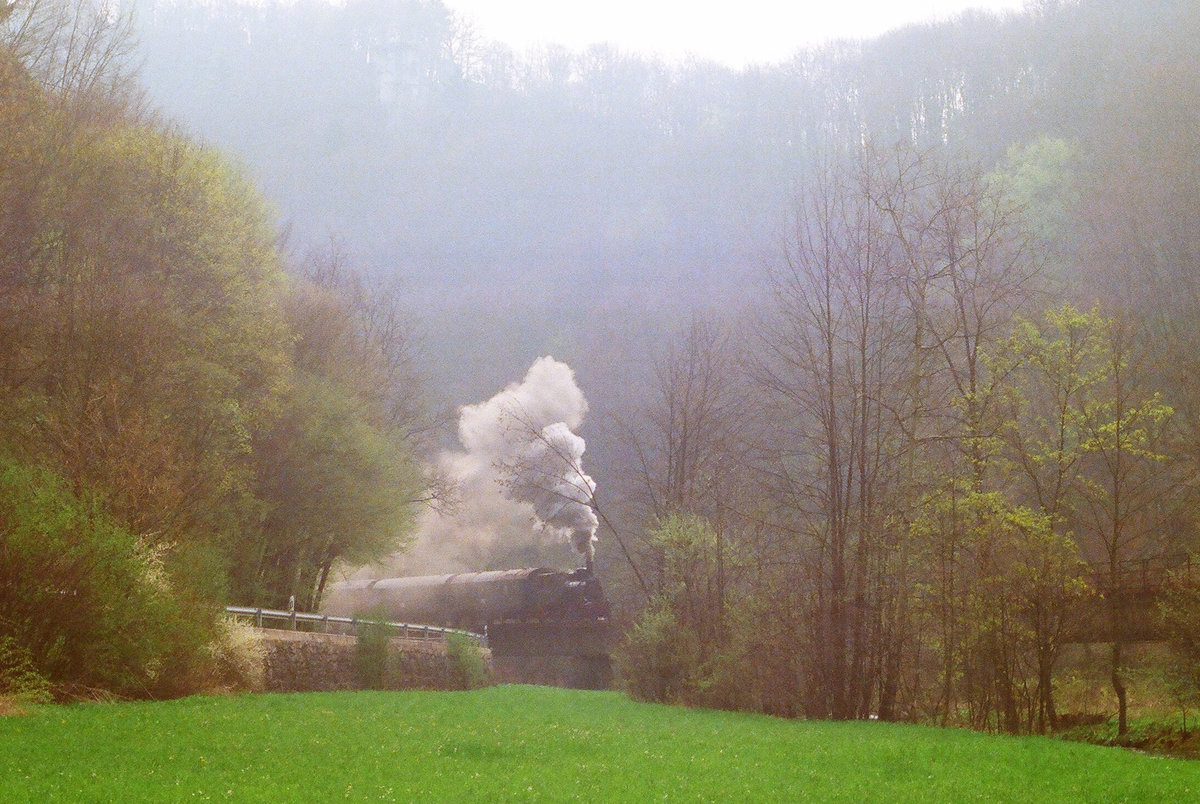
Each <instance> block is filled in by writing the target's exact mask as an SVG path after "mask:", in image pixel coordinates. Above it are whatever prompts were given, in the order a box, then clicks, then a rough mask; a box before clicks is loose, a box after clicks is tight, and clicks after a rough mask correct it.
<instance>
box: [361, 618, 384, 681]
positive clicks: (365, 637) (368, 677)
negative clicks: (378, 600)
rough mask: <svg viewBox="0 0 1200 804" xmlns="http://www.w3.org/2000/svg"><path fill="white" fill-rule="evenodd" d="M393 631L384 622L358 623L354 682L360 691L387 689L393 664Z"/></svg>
mask: <svg viewBox="0 0 1200 804" xmlns="http://www.w3.org/2000/svg"><path fill="white" fill-rule="evenodd" d="M391 643H392V629H391V627H390V626H389V625H388V624H387V623H386V622H385V621H383V620H377V619H367V620H359V621H358V633H357V634H356V635H355V640H354V680H355V682H356V683H357V684H358V686H359V688H360V689H365V690H381V689H386V688H387V684H388V678H389V675H390V673H389V668H390V666H391V664H392V661H391V655H392V644H391Z"/></svg>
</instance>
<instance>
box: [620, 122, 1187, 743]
mask: <svg viewBox="0 0 1200 804" xmlns="http://www.w3.org/2000/svg"><path fill="white" fill-rule="evenodd" d="M1047 150H1048V151H1050V152H1052V153H1058V152H1059V151H1060V150H1061V143H1058V144H1055V143H1052V142H1046V143H1042V144H1041V145H1040V146H1039V147H1038V148H1036V149H1033V153H1031V152H1029V151H1013V152H1011V153H1010V156H1009V158H1008V160H1007V161H1006V163H1005V164H1003V165H1002V166H1001V168H1000V169H997V170H987V169H984V168H983V167H982V166H981V165H980V163H979V162H978V161H976V160H973V159H972V158H970V157H964V155H963V154H962V153H961V152H956V151H955V150H954V149H950V148H944V147H943V148H932V149H919V148H917V147H915V146H913V145H912V144H903V145H898V146H887V147H876V146H871V145H864V146H863V147H861V148H859V149H857V150H854V151H851V152H849V153H848V154H847V155H846V156H845V157H844V158H841V159H836V160H831V161H830V162H829V164H828V165H827V166H826V167H825V169H823V170H822V171H821V172H820V173H818V174H817V175H814V176H810V177H809V181H808V182H807V184H806V186H805V188H804V190H803V192H802V193H801V194H800V195H799V196H798V198H797V201H796V203H795V206H794V212H795V216H794V222H793V225H792V227H791V229H790V235H789V237H788V238H787V241H786V245H785V247H784V249H783V252H782V254H781V255H780V257H779V258H778V259H777V260H776V261H775V262H774V263H773V265H772V267H771V269H770V270H769V271H768V275H767V277H766V279H765V281H766V285H767V289H768V298H767V301H766V303H765V306H764V309H763V310H762V311H760V312H759V314H757V315H754V316H750V317H747V318H746V320H737V319H730V317H728V316H724V317H721V318H716V319H707V318H697V319H696V320H694V321H693V323H692V324H691V325H690V326H689V327H687V328H686V329H685V330H684V331H683V332H681V333H680V335H679V336H678V339H677V340H676V341H675V342H674V343H673V344H672V345H671V346H670V347H669V348H667V349H666V350H664V351H663V353H662V354H661V355H660V356H659V358H658V362H657V363H656V371H655V375H654V376H655V380H654V383H653V385H652V387H653V389H654V395H653V397H652V398H651V399H647V400H645V401H644V403H643V405H642V408H641V409H642V416H641V419H640V423H639V424H635V425H631V426H630V427H628V428H627V438H628V440H629V443H630V444H631V454H632V455H635V456H636V459H637V466H638V467H639V471H638V472H637V473H636V476H637V478H638V482H637V484H635V485H633V486H630V487H628V489H627V491H628V493H630V494H631V495H633V496H634V497H635V498H637V499H639V500H641V514H640V516H641V517H642V518H643V521H648V522H650V523H652V524H651V526H650V529H649V535H648V537H647V538H646V539H645V540H643V541H642V542H641V543H640V547H639V549H640V558H639V560H640V561H641V562H642V564H643V569H642V571H641V576H643V577H645V576H646V575H647V573H646V572H645V570H644V567H645V566H650V567H652V568H653V572H651V573H649V575H650V576H651V577H652V578H654V581H653V583H651V584H649V585H647V588H645V589H644V590H643V591H644V593H645V595H646V597H647V601H648V602H647V604H646V606H645V608H644V611H643V612H642V613H641V614H639V615H638V617H637V618H636V621H635V623H634V625H633V628H632V631H631V636H630V641H629V645H628V648H627V651H628V653H627V657H626V663H627V672H628V673H629V674H630V676H631V679H632V684H633V690H634V691H635V692H636V693H637V694H640V695H643V696H645V697H648V698H655V699H666V700H691V701H696V702H703V703H708V704H715V705H720V706H732V707H738V708H752V709H758V710H763V711H770V712H779V713H785V714H793V715H804V716H808V717H832V718H866V717H880V718H883V719H908V720H919V721H926V722H938V723H941V724H964V725H970V726H972V727H976V728H990V729H1001V730H1005V731H1009V732H1014V733H1017V732H1031V731H1038V732H1046V731H1050V730H1053V729H1054V728H1056V727H1057V725H1058V714H1059V712H1058V708H1057V707H1056V702H1055V691H1056V670H1057V668H1058V662H1059V660H1060V658H1061V655H1062V650H1063V648H1064V645H1065V644H1066V643H1067V642H1068V641H1069V637H1071V635H1072V629H1073V628H1077V625H1078V623H1079V621H1080V620H1081V619H1083V618H1085V617H1087V616H1088V614H1089V613H1090V612H1091V611H1093V610H1096V609H1099V610H1101V611H1103V612H1104V616H1103V618H1102V619H1103V621H1104V622H1105V627H1106V630H1107V633H1108V639H1109V641H1110V654H1109V657H1108V666H1109V671H1110V675H1111V682H1112V687H1113V694H1114V696H1115V699H1116V704H1117V711H1118V720H1119V729H1120V733H1121V734H1124V733H1125V731H1126V729H1127V709H1128V700H1127V681H1128V677H1129V667H1128V663H1127V656H1126V649H1127V647H1128V643H1129V641H1130V625H1129V617H1130V606H1129V601H1127V600H1126V599H1125V592H1124V591H1123V589H1122V587H1121V585H1120V584H1119V583H1117V579H1118V578H1119V576H1120V574H1121V570H1122V567H1123V566H1125V565H1126V563H1127V562H1130V561H1131V560H1133V559H1139V558H1143V557H1146V556H1158V555H1160V554H1162V553H1164V552H1179V553H1183V552H1185V551H1188V550H1191V549H1194V547H1195V534H1196V521H1195V517H1196V514H1197V508H1196V503H1197V500H1196V498H1195V480H1196V465H1195V463H1194V460H1193V459H1192V457H1191V456H1192V455H1193V450H1194V445H1195V438H1196V434H1195V431H1194V429H1192V426H1191V421H1190V417H1187V416H1183V415H1180V412H1181V411H1182V410H1183V409H1185V408H1187V407H1190V405H1191V402H1190V400H1192V399H1193V398H1194V396H1195V391H1194V388H1193V387H1192V386H1191V384H1190V383H1187V382H1184V383H1180V384H1173V383H1172V382H1171V381H1170V379H1169V377H1168V376H1167V375H1166V374H1164V373H1163V372H1162V370H1161V369H1162V367H1164V366H1165V365H1167V364H1171V363H1174V362H1175V361H1178V360H1190V357H1189V356H1188V355H1187V354H1182V353H1176V352H1174V351H1173V350H1174V348H1175V345H1174V344H1173V343H1171V342H1166V341H1164V340H1163V339H1161V338H1160V337H1159V336H1158V333H1159V332H1160V331H1162V330H1163V328H1165V329H1168V330H1172V329H1175V328H1181V329H1182V328H1184V327H1185V326H1186V325H1185V323H1184V322H1185V321H1189V320H1192V321H1194V320H1195V318H1194V316H1195V314H1196V313H1197V312H1198V311H1197V310H1196V309H1195V308H1194V307H1192V306H1191V305H1190V303H1186V304H1185V305H1182V306H1181V307H1179V308H1172V309H1170V310H1160V311H1158V312H1152V311H1151V306H1152V305H1154V304H1157V303H1158V297H1155V296H1153V295H1148V294H1147V295H1143V294H1144V291H1139V292H1138V295H1136V296H1134V295H1130V294H1129V288H1130V287H1131V286H1140V285H1141V283H1142V282H1144V281H1147V280H1149V278H1150V277H1149V276H1148V275H1146V274H1142V273H1141V272H1142V271H1145V270H1147V269H1148V266H1145V265H1135V264H1132V263H1125V264H1123V265H1119V266H1113V267H1114V268H1115V269H1118V270H1120V271H1121V272H1122V273H1121V276H1120V281H1119V283H1118V285H1117V286H1106V284H1105V282H1103V281H1102V279H1103V272H1102V271H1095V272H1093V273H1092V274H1091V277H1092V281H1091V284H1090V285H1088V286H1083V285H1081V284H1078V280H1077V279H1076V275H1075V274H1073V273H1072V272H1071V271H1068V270H1067V269H1066V268H1065V266H1064V263H1063V261H1062V260H1063V258H1062V256H1061V254H1060V255H1057V256H1056V255H1054V252H1052V251H1051V250H1050V249H1048V248H1047V247H1046V243H1045V241H1044V240H1043V239H1042V234H1040V233H1039V229H1038V227H1039V226H1040V225H1045V224H1046V223H1047V221H1048V220H1049V218H1048V216H1046V215H1043V214H1040V211H1039V210H1038V209H1037V206H1038V201H1037V200H1036V199H1033V198H1031V196H1030V195H1029V193H1028V192H1027V190H1028V187H1027V185H1026V183H1025V180H1026V179H1027V178H1028V171H1029V170H1030V160H1031V159H1032V160H1033V161H1034V162H1038V161H1039V160H1042V159H1044V157H1045V153H1044V152H1045V151H1047ZM1039 153H1040V156H1039ZM1072 214H1073V215H1084V214H1087V213H1086V212H1084V211H1083V210H1082V209H1081V208H1077V209H1073V210H1072ZM1188 236H1189V237H1190V236H1191V235H1188ZM1088 251H1089V253H1090V251H1091V249H1090V247H1089V249H1088ZM1073 256H1074V257H1078V256H1079V253H1077V252H1076V253H1075V254H1074V255H1073ZM1076 267H1079V266H1076ZM1159 267H1160V268H1165V267H1166V266H1159ZM1177 268H1178V269H1179V270H1180V271H1181V272H1182V271H1184V270H1185V268H1184V266H1183V265H1179V266H1177ZM1178 279H1179V280H1181V281H1183V282H1186V285H1185V286H1186V287H1194V282H1195V278H1194V277H1192V278H1191V279H1187V280H1184V279H1183V276H1182V274H1180V275H1178ZM1185 286H1180V287H1179V291H1180V292H1182V291H1183V287H1185ZM1118 287H1119V288H1120V290H1118V289H1117V288H1118ZM1191 298H1194V296H1192V297H1191ZM1097 569H1098V571H1097ZM1176 613H1177V614H1178V615H1179V616H1180V617H1181V618H1182V619H1183V620H1186V617H1185V616H1183V614H1182V613H1181V612H1176ZM1190 616H1193V617H1194V612H1193V613H1192V614H1191V615H1190ZM1075 633H1078V632H1077V631H1076V632H1075ZM1190 660H1194V657H1192V659H1190Z"/></svg>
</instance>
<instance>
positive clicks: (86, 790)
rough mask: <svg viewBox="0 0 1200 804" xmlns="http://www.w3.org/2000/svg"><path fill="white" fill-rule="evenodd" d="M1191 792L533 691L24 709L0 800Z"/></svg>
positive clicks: (1181, 775) (1164, 768) (4, 737)
mask: <svg viewBox="0 0 1200 804" xmlns="http://www.w3.org/2000/svg"><path fill="white" fill-rule="evenodd" d="M212 799H226V800H232V801H271V802H283V801H325V800H334V799H352V800H375V801H378V800H383V801H446V802H453V801H463V800H471V801H499V800H552V801H557V800H569V799H580V800H585V801H620V800H624V801H648V800H654V799H658V800H663V799H666V800H678V799H689V800H701V801H706V800H707V801H718V800H719V801H747V800H748V801H803V800H811V801H888V802H901V801H921V802H926V801H969V800H985V801H1021V802H1029V801H1154V802H1161V801H1195V800H1200V763H1197V762H1189V761H1185V760H1172V759H1163V758H1158V757H1151V756H1145V755H1140V754H1135V753H1131V752H1128V751H1124V750H1120V749H1113V748H1101V747H1097V746H1091V745H1083V744H1077V743H1069V742H1063V741H1056V740H1049V739H1042V738H1025V739H1015V738H1005V737H996V736H990V735H984V734H977V733H973V732H965V731H953V730H938V729H929V728H921V727H915V726H899V725H892V724H883V723H824V722H819V723H813V722H800V721H785V720H775V719H771V718H766V717H758V716H752V715H739V714H730V713H724V712H710V711H697V710H685V709H675V708H669V707H663V706H652V705H646V704H637V703H632V702H630V701H628V700H627V699H625V698H624V697H622V696H620V695H618V694H615V693H592V692H572V691H566V690H557V689H546V688H536V687H494V688H489V689H483V690H478V691H473V692H461V693H458V692H436V693H421V692H415V693H413V692H410V693H382V692H380V693H375V692H356V693H323V694H307V695H247V696H236V697H227V698H220V697H209V698H199V697H198V698H187V699H184V700H180V701H172V702H165V703H136V704H107V705H106V704H92V705H76V706H70V707H44V708H35V709H33V710H32V711H30V712H29V713H27V714H25V715H18V716H9V717H3V718H0V800H2V801H5V802H16V801H37V802H41V801H50V800H59V801H122V802H123V801H183V800H212Z"/></svg>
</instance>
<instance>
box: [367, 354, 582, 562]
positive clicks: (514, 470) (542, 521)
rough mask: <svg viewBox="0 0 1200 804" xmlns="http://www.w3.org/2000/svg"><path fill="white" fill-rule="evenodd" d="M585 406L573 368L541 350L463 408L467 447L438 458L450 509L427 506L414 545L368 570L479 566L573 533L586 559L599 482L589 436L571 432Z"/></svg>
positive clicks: (562, 539) (573, 540)
mask: <svg viewBox="0 0 1200 804" xmlns="http://www.w3.org/2000/svg"><path fill="white" fill-rule="evenodd" d="M587 409H588V405H587V400H586V399H584V396H583V392H582V391H580V390H579V387H578V386H577V385H576V384H575V373H574V371H572V370H571V367H570V366H568V365H567V364H566V363H563V362H560V361H558V360H555V359H554V358H552V357H539V358H538V359H537V360H535V361H534V363H533V365H532V366H530V367H529V370H528V371H527V372H526V374H525V377H524V379H522V380H521V381H520V382H518V383H513V384H511V385H509V386H508V387H507V388H505V389H504V390H502V391H500V392H499V393H497V394H496V395H495V396H493V397H492V398H491V399H488V400H487V401H485V402H479V403H477V404H474V405H467V406H465V407H463V408H462V409H461V411H460V413H459V421H458V437H459V441H460V442H461V444H462V449H461V450H453V451H446V452H443V453H442V454H441V455H440V456H439V457H438V469H439V470H440V471H442V472H443V473H445V474H446V475H447V476H449V477H451V478H452V479H453V480H454V483H455V485H456V486H457V490H458V493H457V497H458V504H457V505H456V506H455V507H454V509H453V511H452V512H450V513H447V514H438V513H436V512H432V511H430V512H426V513H425V514H424V515H423V516H422V520H421V522H420V526H419V529H418V533H417V538H416V540H415V542H414V544H413V547H412V549H411V550H410V551H409V552H407V553H404V554H400V555H397V556H395V557H394V559H392V560H389V561H388V562H385V566H383V567H380V568H376V571H375V572H374V573H371V574H378V573H379V572H386V573H390V574H420V573H426V572H462V571H473V570H480V569H485V568H487V567H486V566H485V565H488V564H499V563H503V562H505V561H510V560H522V558H519V557H518V558H513V559H508V558H506V556H510V555H512V556H524V555H528V552H529V551H530V550H536V549H537V548H539V547H542V546H545V545H547V544H548V543H551V542H557V543H559V544H561V543H563V542H565V541H568V540H569V541H570V542H571V543H572V544H573V546H574V547H575V549H576V550H578V551H579V552H580V553H581V554H583V556H584V557H585V559H587V560H589V561H590V559H591V556H592V552H593V545H594V542H595V538H596V528H597V525H598V521H597V518H596V513H595V511H594V510H593V509H592V507H591V505H590V503H591V499H592V495H593V493H594V492H595V489H596V484H595V483H594V482H593V481H592V479H591V478H590V477H588V476H587V475H586V474H585V473H584V471H583V465H582V458H583V453H584V448H585V446H586V445H585V443H584V440H583V439H582V438H580V437H579V436H578V435H576V434H575V433H574V432H573V431H574V430H576V429H578V428H579V426H580V425H581V424H582V423H583V419H584V416H585V415H586V414H587ZM522 551H524V552H522Z"/></svg>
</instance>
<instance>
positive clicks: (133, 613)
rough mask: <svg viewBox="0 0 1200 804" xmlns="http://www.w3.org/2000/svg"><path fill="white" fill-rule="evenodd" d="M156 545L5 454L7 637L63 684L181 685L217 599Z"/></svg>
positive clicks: (121, 690)
mask: <svg viewBox="0 0 1200 804" xmlns="http://www.w3.org/2000/svg"><path fill="white" fill-rule="evenodd" d="M186 580H187V579H186V578H182V577H179V576H177V575H173V574H172V573H170V572H169V571H168V570H167V568H166V567H165V565H164V562H163V550H162V549H161V548H159V549H152V548H150V547H149V546H148V545H147V544H146V543H145V542H144V541H143V540H140V539H138V538H136V537H134V536H133V535H132V534H130V533H129V532H128V531H127V530H125V529H124V528H122V527H120V526H119V525H118V524H116V523H115V522H114V521H113V520H112V518H111V517H109V516H108V515H106V514H105V513H104V512H103V511H102V510H101V508H100V506H99V505H98V503H97V502H96V501H95V500H94V499H86V498H79V497H77V496H75V495H73V494H72V493H71V492H70V491H69V489H68V488H67V486H66V484H65V483H64V482H63V481H62V480H61V479H59V478H57V477H55V476H54V475H52V474H51V473H49V472H46V471H44V470H36V469H30V468H27V467H23V466H20V465H19V464H16V463H14V462H13V461H11V460H3V461H0V636H3V637H5V638H8V639H11V640H12V643H13V644H14V645H15V646H17V647H18V648H19V649H20V650H22V651H25V652H27V655H28V657H29V659H30V660H31V662H32V664H33V667H34V669H35V671H36V672H37V673H39V674H41V675H43V676H44V677H45V678H47V679H49V680H50V681H53V682H54V683H56V684H59V685H64V686H67V687H74V688H80V689H84V688H89V689H104V690H109V691H111V692H115V693H117V694H120V695H146V694H164V693H172V692H176V691H178V688H177V687H176V684H178V683H180V682H181V680H182V679H181V677H180V674H181V671H182V670H184V669H186V668H189V667H192V666H195V665H198V664H199V663H200V661H201V658H200V656H199V650H200V647H201V646H202V645H203V644H204V643H205V642H207V641H208V635H209V634H210V633H211V628H212V622H213V619H214V617H213V611H214V609H213V607H211V606H205V605H203V601H202V600H197V599H195V598H194V597H193V595H192V594H191V590H189V589H188V587H187V586H186V585H185V582H186Z"/></svg>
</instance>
